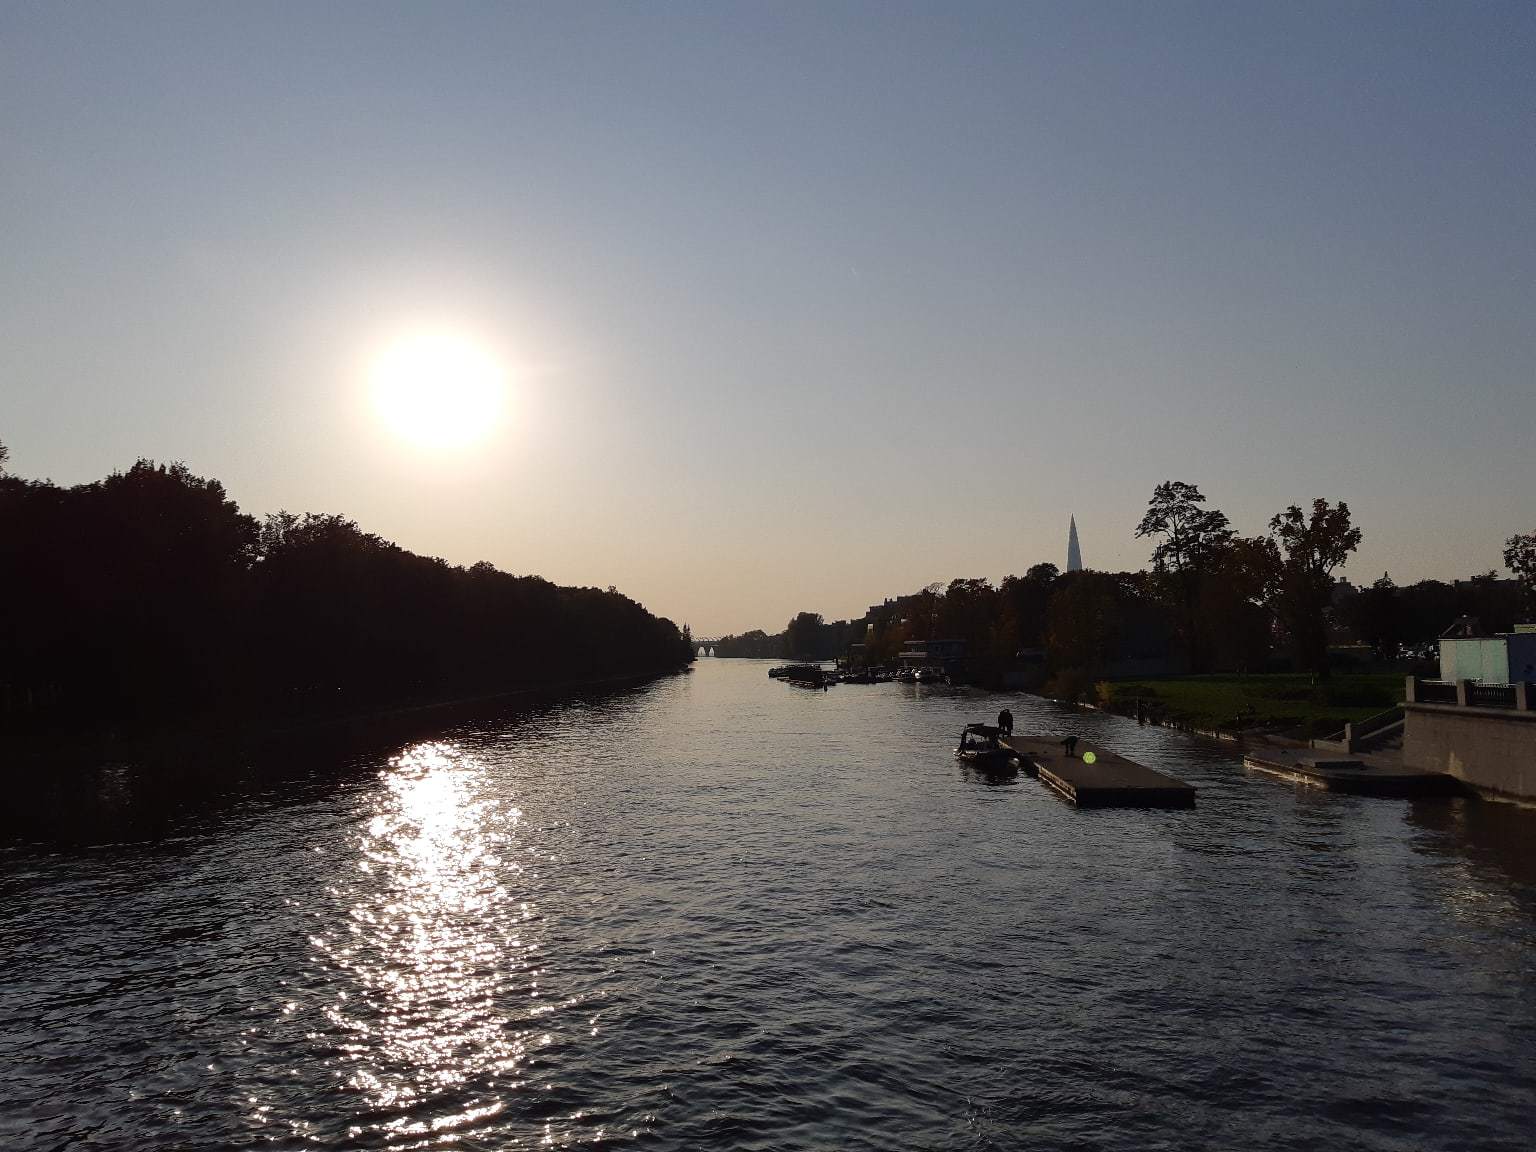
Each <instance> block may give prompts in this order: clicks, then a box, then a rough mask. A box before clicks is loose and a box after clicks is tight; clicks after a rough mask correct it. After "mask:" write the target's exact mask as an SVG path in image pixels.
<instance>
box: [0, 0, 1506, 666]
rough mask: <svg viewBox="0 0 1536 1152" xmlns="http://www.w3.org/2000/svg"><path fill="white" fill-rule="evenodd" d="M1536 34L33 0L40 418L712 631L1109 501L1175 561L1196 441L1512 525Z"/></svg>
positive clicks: (1483, 18) (1229, 494)
mask: <svg viewBox="0 0 1536 1152" xmlns="http://www.w3.org/2000/svg"><path fill="white" fill-rule="evenodd" d="M1533 49H1536V9H1532V8H1531V7H1530V6H1528V5H1516V4H1488V5H1479V6H1476V7H1475V8H1474V7H1470V6H1446V7H1444V8H1434V7H1425V6H1416V7H1408V6H1404V5H1370V4H1366V5H1350V6H1347V7H1340V6H1336V5H1310V6H1307V5H1301V6H1294V7H1287V8H1285V9H1284V10H1265V9H1258V10H1254V9H1246V10H1233V9H1231V8H1230V7H1228V6H1221V5H1201V4H1190V5H1178V6H1173V7H1160V8H1157V9H1155V10H1154V9H1151V8H1146V7H1142V6H1136V5H1101V6H1095V7H1093V8H1085V7H1079V6H1066V5H1012V4H1010V5H986V4H968V5H961V6H946V7H943V8H939V7H935V6H912V5H890V4H879V5H865V4H826V5H814V6H812V5H790V6H784V7H776V8H772V9H769V8H756V7H746V6H708V5H688V4H683V5H670V6H666V7H641V6H620V5H581V6H568V7H562V8H549V9H542V8H533V7H530V8H507V7H496V6H480V5H447V6H435V7H430V8H429V7H412V6H394V5H373V4H370V5H367V6H363V5H356V4H335V5H327V6H325V7H323V8H314V7H306V6H298V5H286V4H275V5H264V6H262V7H260V8H253V9H239V8H203V7H198V6H192V5H176V4H170V5H152V6H135V7H128V6H113V7H98V8H86V7H21V6H11V7H7V8H5V9H0V141H3V144H4V148H5V153H6V156H7V163H6V165H5V166H4V168H3V169H0V220H3V221H4V225H5V231H6V235H7V238H8V240H9V241H10V250H9V257H10V258H9V259H8V260H7V261H6V263H5V265H4V266H3V268H0V441H3V442H4V443H5V444H6V445H7V447H8V448H9V449H10V451H11V459H10V463H9V469H10V471H12V472H14V473H15V474H17V475H22V476H28V477H36V478H44V477H47V478H51V479H53V480H55V481H56V482H58V483H61V484H74V483H80V482H85V481H90V480H94V479H98V478H100V477H101V476H103V475H106V474H107V473H109V472H111V471H113V470H114V469H125V468H127V467H128V466H130V465H131V464H132V463H133V461H134V460H135V459H137V458H138V457H140V456H148V457H152V458H155V459H157V460H161V461H165V462H169V461H172V460H181V461H185V462H186V463H187V465H188V466H189V467H190V468H192V469H193V470H194V471H195V472H197V473H199V474H201V475H207V476H214V477H217V478H218V479H220V480H221V481H223V482H224V484H225V485H226V487H227V488H228V490H229V493H230V495H231V496H232V497H233V498H234V499H235V500H236V501H238V502H239V504H240V505H241V507H242V508H243V509H245V510H246V511H248V512H252V513H254V514H257V515H260V514H264V513H267V512H274V511H277V510H278V509H280V508H286V509H288V510H290V511H296V512H303V511H317V512H340V513H343V514H345V515H347V516H350V517H352V518H353V519H355V520H357V521H358V522H359V523H360V524H361V525H362V526H363V527H364V528H365V529H367V530H368V531H371V532H376V533H378V534H380V535H382V536H384V537H386V538H388V539H391V540H393V541H395V542H396V543H398V544H400V545H401V546H402V547H405V548H408V549H410V550H412V551H415V552H420V553H425V554H430V555H437V556H441V557H443V558H444V559H447V560H449V561H451V562H453V563H459V564H472V563H474V562H476V561H478V560H488V561H491V562H492V563H494V564H496V565H497V566H499V567H502V568H504V569H507V570H508V571H512V572H518V573H531V574H537V575H541V576H545V577H547V578H549V579H552V580H555V581H557V582H559V583H565V584H582V585H597V586H607V585H610V584H611V585H615V586H617V587H618V588H619V589H620V590H622V591H624V592H625V593H626V594H628V595H630V596H632V597H634V598H635V599H637V600H639V601H641V602H642V603H643V604H645V605H646V607H648V608H650V609H651V610H653V611H655V612H657V613H659V614H661V615H665V616H668V617H670V618H672V619H673V620H675V621H676V622H677V623H679V624H682V623H688V624H690V625H691V626H692V627H693V630H694V632H695V634H697V635H700V636H713V635H716V634H719V633H725V632H733V633H740V632H743V631H746V630H748V629H751V628H763V629H766V630H768V631H775V630H777V629H779V628H782V627H783V624H784V622H785V621H786V620H788V619H789V617H790V616H791V615H792V614H793V613H794V612H796V611H800V610H808V611H816V612H821V613H822V614H823V615H824V616H826V617H827V618H828V619H839V618H847V617H851V616H858V615H861V614H862V613H863V611H864V609H865V608H866V607H867V606H868V605H869V604H872V603H878V602H880V601H881V600H882V599H884V598H885V597H887V596H895V595H898V594H902V593H906V592H911V591H915V590H916V589H918V588H920V587H922V586H924V585H926V584H928V583H931V582H933V581H936V580H937V581H945V582H947V581H948V580H950V579H952V578H955V577H975V576H985V577H988V578H991V579H994V580H995V579H998V578H1000V577H1002V576H1004V575H1006V574H1008V573H1022V572H1023V571H1024V570H1025V569H1027V568H1028V567H1029V566H1030V565H1032V564H1035V563H1039V562H1043V561H1049V562H1052V563H1055V564H1058V565H1063V564H1064V559H1065V552H1066V539H1067V522H1068V516H1069V515H1075V516H1076V519H1077V525H1078V531H1079V534H1080V537H1081V541H1082V550H1083V557H1084V560H1085V562H1086V564H1087V565H1088V566H1090V567H1093V568H1100V569H1108V570H1118V569H1136V568H1141V567H1144V566H1145V565H1146V563H1147V559H1148V556H1149V554H1150V548H1149V547H1148V546H1147V543H1146V542H1145V541H1140V540H1136V539H1135V538H1134V535H1133V533H1134V529H1135V526H1136V523H1137V521H1138V520H1139V519H1140V516H1141V514H1142V511H1143V510H1144V508H1145V505H1146V502H1147V499H1148V497H1149V496H1150V495H1151V492H1152V488H1153V486H1154V485H1156V484H1157V483H1159V482H1160V481H1163V480H1168V479H1178V480H1185V481H1189V482H1192V483H1195V484H1197V485H1198V486H1199V487H1200V488H1201V490H1202V491H1203V492H1204V493H1205V494H1206V496H1207V497H1208V498H1209V501H1210V504H1211V506H1214V507H1218V508H1221V509H1222V510H1223V511H1225V512H1226V513H1227V514H1228V515H1229V516H1230V517H1231V519H1232V522H1233V526H1234V527H1235V528H1237V529H1238V530H1239V531H1241V532H1243V533H1244V534H1250V535H1251V534H1256V533H1260V532H1262V531H1263V530H1264V527H1265V524H1266V522H1267V521H1268V519H1269V517H1270V516H1271V515H1273V514H1274V513H1276V512H1278V511H1280V510H1281V509H1283V508H1284V507H1285V506H1287V505H1289V504H1293V503H1295V504H1302V505H1306V504H1307V503H1308V502H1309V501H1310V500H1312V499H1313V498H1314V497H1319V496H1321V497H1326V498H1328V499H1329V500H1333V501H1337V500H1345V501H1347V502H1348V503H1349V505H1350V507H1351V509H1352V511H1353V513H1354V516H1355V522H1356V524H1357V525H1358V526H1359V527H1360V528H1361V529H1362V530H1363V532H1364V542H1363V544H1362V546H1361V548H1360V550H1359V552H1358V553H1357V554H1356V556H1355V557H1354V558H1353V559H1352V561H1351V563H1350V564H1349V566H1348V568H1347V570H1346V572H1345V574H1346V575H1347V576H1349V577H1350V578H1351V579H1353V580H1355V581H1356V582H1363V583H1368V582H1370V581H1371V580H1374V579H1375V578H1377V577H1379V576H1380V575H1381V573H1382V572H1383V571H1387V572H1390V573H1391V575H1392V577H1393V578H1394V579H1395V580H1396V581H1397V582H1398V583H1400V584H1403V583H1410V582H1412V581H1414V580H1418V579H1421V578H1425V577H1434V578H1438V579H1445V580H1451V579H1457V578H1466V577H1467V576H1470V575H1472V574H1474V573H1477V572H1479V571H1486V570H1488V569H1490V568H1495V569H1498V570H1499V571H1500V572H1501V573H1502V572H1503V566H1502V563H1501V557H1500V552H1501V548H1502V544H1503V541H1504V540H1505V539H1506V538H1507V537H1509V536H1510V535H1512V534H1514V533H1516V532H1529V531H1533V530H1536V523H1533V522H1532V521H1531V515H1532V513H1531V511H1530V508H1531V505H1530V500H1529V496H1528V493H1529V491H1530V490H1531V488H1532V486H1533V481H1536V460H1533V455H1532V453H1531V451H1530V448H1529V440H1530V430H1531V428H1532V427H1533V426H1536V387H1533V380H1532V368H1531V366H1532V364H1533V363H1536V325H1533V324H1532V323H1531V317H1532V316H1533V315H1536V203H1533V201H1532V198H1531V196H1530V189H1531V188H1532V187H1536V77H1533V74H1532V71H1531V69H1530V61H1531V60H1532V59H1533V58H1536V53H1533ZM439 330H442V331H448V332H451V333H453V334H454V335H455V338H458V337H462V338H463V339H464V341H465V342H466V343H467V344H468V345H472V346H473V348H474V350H475V353H474V354H475V355H476V356H482V355H483V357H484V358H485V359H486V361H487V363H494V364H495V365H496V366H497V373H498V374H499V375H498V379H504V382H505V390H506V402H505V410H504V411H502V410H501V409H500V408H496V409H494V410H493V409H491V408H486V409H484V410H483V411H479V413H478V414H477V415H475V416H474V419H475V420H477V421H479V422H480V425H481V426H479V427H473V428H470V429H469V430H468V431H464V430H463V429H459V428H447V429H445V430H444V431H443V433H442V434H441V435H439V436H438V438H437V439H435V440H433V439H430V438H429V439H426V440H421V439H413V433H414V430H415V426H416V425H420V424H421V423H422V422H423V420H424V419H425V417H429V416H430V415H431V413H430V411H427V412H426V413H425V416H424V411H423V409H422V408H421V407H420V405H421V401H420V399H419V398H416V399H415V401H414V402H415V403H416V404H417V407H415V408H410V407H407V408H406V409H404V410H399V411H394V412H392V413H390V412H386V413H383V415H382V416H381V413H380V412H379V411H378V410H377V409H378V400H377V396H376V395H375V393H376V391H377V388H376V381H375V379H374V377H375V376H376V375H377V364H378V362H379V359H380V357H381V355H385V354H386V353H387V352H388V350H389V349H391V348H393V347H395V346H396V345H397V344H398V342H399V341H401V340H403V339H408V338H411V337H412V336H413V335H414V334H416V333H419V332H422V331H439ZM370 389H372V390H373V391H370ZM427 422H428V423H430V420H428V421H427ZM461 431H463V432H464V435H463V436H462V437H461V438H456V437H459V433H460V432H461ZM470 433H473V435H470Z"/></svg>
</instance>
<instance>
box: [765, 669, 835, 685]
mask: <svg viewBox="0 0 1536 1152" xmlns="http://www.w3.org/2000/svg"><path fill="white" fill-rule="evenodd" d="M773 671H774V672H777V673H778V674H779V675H778V679H780V680H782V681H784V682H785V683H786V684H793V685H794V686H795V687H796V688H826V687H829V686H830V685H833V684H836V683H837V678H836V677H835V676H833V675H832V674H830V673H828V672H827V670H826V669H825V668H823V667H822V666H821V665H820V664H786V665H784V667H782V668H776V669H774V670H773ZM769 675H770V676H771V675H773V672H770V673H769Z"/></svg>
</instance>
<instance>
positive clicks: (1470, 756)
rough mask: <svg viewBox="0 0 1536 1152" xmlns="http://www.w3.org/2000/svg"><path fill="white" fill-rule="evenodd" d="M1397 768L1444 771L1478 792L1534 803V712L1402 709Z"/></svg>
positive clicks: (1433, 707)
mask: <svg viewBox="0 0 1536 1152" xmlns="http://www.w3.org/2000/svg"><path fill="white" fill-rule="evenodd" d="M1403 763H1404V764H1405V765H1407V766H1409V767H1411V768H1423V769H1427V770H1430V771H1435V772H1447V773H1449V774H1450V775H1452V776H1454V777H1456V778H1457V779H1458V780H1461V781H1463V782H1465V783H1467V784H1470V785H1471V786H1472V787H1474V788H1477V789H1479V790H1480V791H1486V792H1495V793H1500V794H1503V795H1506V796H1515V797H1519V798H1521V799H1525V800H1536V712H1533V711H1524V710H1521V711H1516V710H1514V709H1502V708H1459V707H1457V706H1456V705H1454V704H1417V703H1410V704H1405V705H1404V706H1403Z"/></svg>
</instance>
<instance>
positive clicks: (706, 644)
mask: <svg viewBox="0 0 1536 1152" xmlns="http://www.w3.org/2000/svg"><path fill="white" fill-rule="evenodd" d="M723 639H724V637H723V636H717V637H715V639H713V640H700V639H699V638H698V637H697V636H695V637H694V639H693V650H694V651H695V652H696V653H698V654H699V655H700V656H713V655H714V654H715V645H716V644H718V643H720V641H721V640H723Z"/></svg>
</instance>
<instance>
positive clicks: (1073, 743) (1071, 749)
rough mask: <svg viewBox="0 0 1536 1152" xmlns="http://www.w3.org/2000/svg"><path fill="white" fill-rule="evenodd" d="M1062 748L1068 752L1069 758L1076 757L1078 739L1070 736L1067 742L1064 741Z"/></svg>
mask: <svg viewBox="0 0 1536 1152" xmlns="http://www.w3.org/2000/svg"><path fill="white" fill-rule="evenodd" d="M1061 746H1062V747H1063V748H1065V749H1066V750H1067V755H1068V756H1076V755H1077V737H1076V736H1068V737H1067V738H1066V739H1065V740H1063V741H1062V742H1061Z"/></svg>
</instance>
